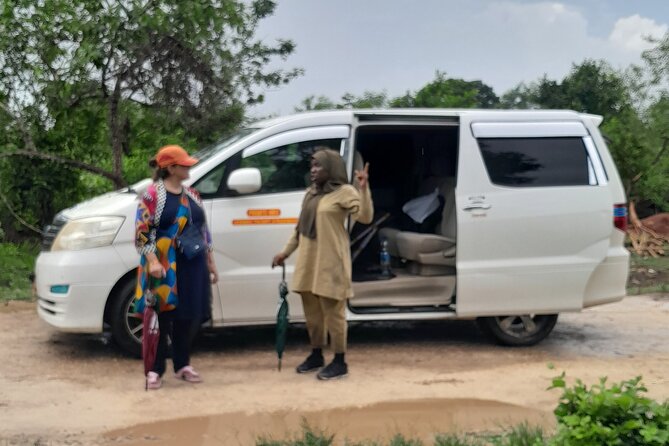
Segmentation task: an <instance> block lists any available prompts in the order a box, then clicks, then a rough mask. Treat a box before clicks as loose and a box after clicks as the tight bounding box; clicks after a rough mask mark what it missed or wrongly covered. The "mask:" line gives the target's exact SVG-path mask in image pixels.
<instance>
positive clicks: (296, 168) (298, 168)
mask: <svg viewBox="0 0 669 446" xmlns="http://www.w3.org/2000/svg"><path fill="white" fill-rule="evenodd" d="M340 146H341V139H321V140H316V141H304V142H299V143H294V144H288V145H285V146H281V147H277V148H275V149H269V150H265V151H264V152H261V153H257V154H255V155H252V156H249V157H248V158H243V159H242V160H241V165H240V167H256V168H257V169H259V170H260V175H261V177H262V188H261V189H260V190H259V191H258V192H256V193H258V194H269V193H278V192H289V191H295V190H303V189H305V188H306V187H307V186H309V182H310V181H309V169H310V168H311V155H312V154H313V153H314V149H316V148H317V147H327V148H329V149H332V150H335V151H337V152H339V149H340Z"/></svg>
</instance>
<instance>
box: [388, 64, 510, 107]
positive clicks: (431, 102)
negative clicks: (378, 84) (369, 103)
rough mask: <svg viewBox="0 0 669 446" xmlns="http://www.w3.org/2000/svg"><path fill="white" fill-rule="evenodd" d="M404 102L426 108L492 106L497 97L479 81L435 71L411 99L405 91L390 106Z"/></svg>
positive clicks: (488, 87) (497, 101) (497, 102)
mask: <svg viewBox="0 0 669 446" xmlns="http://www.w3.org/2000/svg"><path fill="white" fill-rule="evenodd" d="M405 104H410V105H411V106H412V107H427V108H494V107H496V106H497V105H498V104H499V98H498V97H497V95H496V94H495V92H494V91H493V89H492V87H490V86H488V85H486V84H484V83H483V82H481V81H478V80H477V81H465V80H463V79H454V78H447V77H446V73H443V72H440V71H437V74H436V77H435V79H434V80H433V81H432V82H429V83H428V84H426V85H425V86H424V87H423V88H421V89H420V90H418V91H417V92H416V94H415V95H414V96H413V99H412V98H411V95H410V93H409V92H407V94H406V95H404V96H401V97H399V98H395V99H394V100H393V101H391V106H392V107H397V106H404V105H405Z"/></svg>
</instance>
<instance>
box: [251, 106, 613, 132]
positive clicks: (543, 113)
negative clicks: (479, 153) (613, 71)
mask: <svg viewBox="0 0 669 446" xmlns="http://www.w3.org/2000/svg"><path fill="white" fill-rule="evenodd" d="M466 115H476V116H478V117H481V118H483V119H502V120H509V119H512V120H516V119H537V118H538V117H541V119H575V118H585V119H588V120H590V121H592V122H593V123H594V124H595V126H599V124H601V122H602V117H601V116H598V115H592V114H586V113H578V112H575V111H573V110H497V109H447V108H390V109H348V110H326V111H309V112H302V113H295V114H291V115H286V116H279V117H276V118H269V119H264V120H260V121H256V122H253V123H252V124H251V125H250V126H249V127H254V128H267V127H272V126H275V125H281V124H284V125H285V124H289V123H291V122H295V121H303V122H304V121H307V122H308V123H309V124H310V125H327V124H349V123H350V122H351V121H352V120H353V117H354V116H360V117H372V116H388V117H420V116H424V117H440V116H443V117H459V116H466Z"/></svg>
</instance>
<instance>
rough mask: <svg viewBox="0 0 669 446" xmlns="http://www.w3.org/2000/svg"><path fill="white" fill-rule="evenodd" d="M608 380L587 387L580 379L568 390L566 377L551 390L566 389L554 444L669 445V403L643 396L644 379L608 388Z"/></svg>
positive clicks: (556, 410) (557, 410)
mask: <svg viewBox="0 0 669 446" xmlns="http://www.w3.org/2000/svg"><path fill="white" fill-rule="evenodd" d="M606 381H607V380H606V378H601V379H600V380H599V384H595V385H593V386H591V387H590V388H588V387H587V386H586V385H585V384H583V382H581V380H577V381H576V384H574V386H573V387H567V385H566V383H565V374H564V372H563V373H562V375H560V376H558V377H556V378H554V379H553V384H552V386H551V387H550V388H551V389H556V388H559V389H563V393H562V396H561V397H560V403H559V404H558V406H557V408H556V409H555V411H554V412H555V415H556V417H557V421H558V430H557V433H556V435H555V436H554V437H553V438H552V440H551V444H553V445H560V446H561V445H570V446H603V445H606V446H614V445H621V446H636V445H666V444H668V443H669V403H667V402H666V401H665V402H664V403H662V404H660V403H658V402H656V401H653V400H652V399H650V398H647V397H645V396H643V395H642V394H643V393H645V392H647V389H646V388H645V387H644V386H643V384H642V383H641V377H640V376H639V377H636V378H634V379H631V380H628V381H623V382H621V383H616V384H612V385H611V386H610V387H609V386H607V383H606Z"/></svg>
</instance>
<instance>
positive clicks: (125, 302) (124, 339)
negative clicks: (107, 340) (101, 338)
mask: <svg viewBox="0 0 669 446" xmlns="http://www.w3.org/2000/svg"><path fill="white" fill-rule="evenodd" d="M136 283H137V282H136V281H135V280H128V281H127V282H126V283H125V284H124V285H123V286H122V287H121V288H120V289H119V290H118V292H117V293H116V295H115V296H113V297H112V299H114V301H113V302H112V306H111V315H110V316H111V317H110V325H111V334H112V339H113V340H114V342H115V343H116V345H118V346H119V347H120V348H121V350H123V351H124V352H125V353H127V354H129V355H131V356H134V357H136V358H141V357H142V341H141V339H140V338H139V337H138V336H136V335H133V333H132V332H131V325H132V324H133V322H135V321H133V320H131V319H130V318H129V315H128V312H129V309H130V306H131V305H132V302H133V300H134V298H135V285H136ZM139 323H141V320H140V321H139ZM133 327H134V325H133ZM138 334H141V331H140V332H138Z"/></svg>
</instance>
